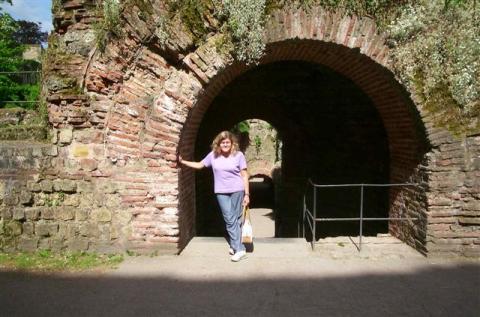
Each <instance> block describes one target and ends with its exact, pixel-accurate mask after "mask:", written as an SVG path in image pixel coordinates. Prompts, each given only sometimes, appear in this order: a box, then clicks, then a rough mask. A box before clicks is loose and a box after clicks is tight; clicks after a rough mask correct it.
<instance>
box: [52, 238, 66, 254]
mask: <svg viewBox="0 0 480 317" xmlns="http://www.w3.org/2000/svg"><path fill="white" fill-rule="evenodd" d="M63 249H64V240H63V239H55V238H53V239H51V244H50V250H52V251H54V252H58V251H61V250H63Z"/></svg>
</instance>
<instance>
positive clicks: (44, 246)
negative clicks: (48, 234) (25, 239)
mask: <svg viewBox="0 0 480 317" xmlns="http://www.w3.org/2000/svg"><path fill="white" fill-rule="evenodd" d="M37 248H38V249H39V250H50V249H51V248H52V240H51V238H45V239H40V240H39V241H38V247H37Z"/></svg>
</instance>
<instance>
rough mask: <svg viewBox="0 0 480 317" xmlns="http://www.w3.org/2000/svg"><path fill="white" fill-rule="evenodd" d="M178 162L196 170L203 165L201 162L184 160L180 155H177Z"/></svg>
mask: <svg viewBox="0 0 480 317" xmlns="http://www.w3.org/2000/svg"><path fill="white" fill-rule="evenodd" d="M178 163H180V164H181V165H185V166H188V167H191V168H194V169H197V170H200V169H202V168H204V167H205V165H203V163H202V162H192V161H187V160H184V159H183V158H182V157H181V156H180V155H179V156H178Z"/></svg>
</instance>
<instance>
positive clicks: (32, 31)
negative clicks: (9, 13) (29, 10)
mask: <svg viewBox="0 0 480 317" xmlns="http://www.w3.org/2000/svg"><path fill="white" fill-rule="evenodd" d="M17 25H18V28H17V30H16V31H15V32H14V33H13V34H12V36H13V40H14V41H16V42H18V43H22V44H42V43H45V42H46V41H47V36H48V32H43V31H42V30H41V24H40V23H35V22H31V21H25V20H19V21H17Z"/></svg>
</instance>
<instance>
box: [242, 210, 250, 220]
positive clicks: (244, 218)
mask: <svg viewBox="0 0 480 317" xmlns="http://www.w3.org/2000/svg"><path fill="white" fill-rule="evenodd" d="M242 216H243V222H245V220H246V219H248V221H250V209H249V208H248V206H244V207H243V213H242Z"/></svg>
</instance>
